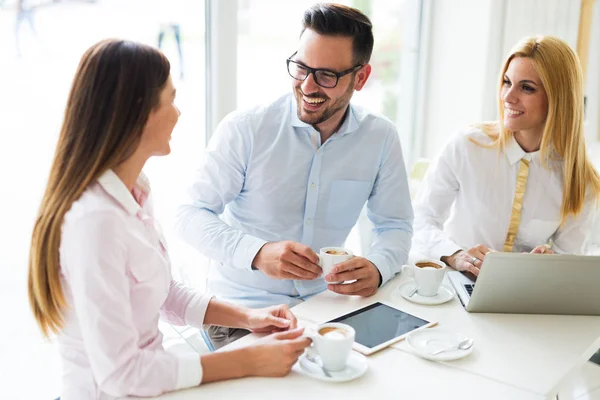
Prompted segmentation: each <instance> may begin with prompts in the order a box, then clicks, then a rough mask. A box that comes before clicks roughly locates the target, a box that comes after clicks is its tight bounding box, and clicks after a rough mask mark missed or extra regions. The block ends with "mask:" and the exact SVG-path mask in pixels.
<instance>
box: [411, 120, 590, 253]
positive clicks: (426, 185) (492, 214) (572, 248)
mask: <svg viewBox="0 0 600 400" xmlns="http://www.w3.org/2000/svg"><path fill="white" fill-rule="evenodd" d="M469 139H474V140H476V141H477V142H479V143H486V144H487V143H491V139H490V138H489V137H488V136H487V135H486V134H484V133H483V132H482V131H481V130H479V129H477V128H469V129H467V130H465V131H462V132H460V133H459V134H457V135H456V136H455V137H454V138H452V139H451V140H450V142H449V143H448V144H447V146H446V147H445V149H444V150H443V151H442V153H441V155H440V156H439V158H438V159H437V160H436V162H435V163H433V164H432V165H431V166H430V168H429V170H428V171H427V174H426V176H425V179H424V182H423V184H422V185H421V188H420V190H419V193H418V195H417V199H416V201H415V205H414V207H415V222H414V229H415V236H414V238H413V253H415V254H418V255H422V256H427V257H432V258H434V259H440V257H442V256H449V255H452V254H453V253H455V252H456V251H458V250H460V249H465V250H466V249H469V248H471V247H474V246H476V245H478V244H483V245H486V246H488V247H489V248H491V249H494V250H498V251H502V249H503V247H504V241H505V239H506V233H507V231H508V227H509V222H510V215H511V211H512V204H513V198H514V193H515V185H516V180H517V173H518V170H519V161H520V160H521V159H522V158H525V159H528V160H530V161H531V163H530V168H529V175H528V179H527V187H526V190H525V197H524V199H523V209H522V211H521V223H520V225H519V229H518V232H517V237H516V240H515V245H514V248H513V251H514V252H529V251H531V250H532V249H533V248H534V247H536V246H538V245H542V244H547V243H548V242H549V241H550V239H552V250H554V251H555V252H557V253H571V254H581V253H582V252H583V248H584V244H585V242H586V239H587V238H588V237H589V235H590V232H591V229H592V224H593V220H594V215H595V212H596V207H595V202H594V199H593V197H592V196H589V198H588V199H586V203H585V205H584V208H583V211H582V212H581V213H580V214H578V215H577V216H576V217H573V216H570V217H569V218H568V219H567V222H566V223H565V225H564V226H563V227H562V228H560V209H561V204H562V196H563V175H562V162H560V161H552V162H551V163H550V164H549V165H548V166H547V167H544V166H543V165H542V163H541V159H540V152H539V151H537V152H534V153H526V152H525V151H524V150H523V149H522V148H521V147H520V146H519V145H518V143H517V142H516V141H515V140H514V138H511V140H509V141H507V143H506V149H505V151H502V150H500V151H498V149H497V148H486V147H482V146H479V145H477V144H475V143H473V142H472V141H471V140H469Z"/></svg>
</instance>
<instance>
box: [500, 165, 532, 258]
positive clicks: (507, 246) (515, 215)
mask: <svg viewBox="0 0 600 400" xmlns="http://www.w3.org/2000/svg"><path fill="white" fill-rule="evenodd" d="M527 175H529V161H528V160H525V159H523V158H522V159H521V163H520V165H519V174H518V175H517V186H516V187H515V198H514V200H513V206H512V212H511V214H510V225H509V227H508V233H507V234H506V241H505V242H504V251H505V252H512V250H513V246H514V244H515V238H516V237H517V231H518V230H519V224H520V222H521V210H522V209H523V197H524V196H525V187H526V186H527Z"/></svg>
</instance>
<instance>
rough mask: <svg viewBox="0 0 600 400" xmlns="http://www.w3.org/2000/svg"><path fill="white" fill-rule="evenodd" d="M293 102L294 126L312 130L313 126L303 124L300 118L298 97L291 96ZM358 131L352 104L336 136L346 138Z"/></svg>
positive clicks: (291, 109) (291, 106)
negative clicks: (347, 135) (345, 136)
mask: <svg viewBox="0 0 600 400" xmlns="http://www.w3.org/2000/svg"><path fill="white" fill-rule="evenodd" d="M290 97H291V98H292V101H290V114H291V116H292V126H293V127H295V128H312V125H310V124H307V123H306V122H302V121H301V120H300V118H298V106H297V102H296V96H294V95H293V94H292V95H291V96H290ZM357 129H358V120H357V119H356V116H355V113H354V107H352V104H349V105H348V110H347V111H346V115H345V117H344V122H342V126H340V129H338V130H337V132H335V133H334V134H335V135H337V136H344V135H346V134H348V133H350V132H353V131H355V130H357Z"/></svg>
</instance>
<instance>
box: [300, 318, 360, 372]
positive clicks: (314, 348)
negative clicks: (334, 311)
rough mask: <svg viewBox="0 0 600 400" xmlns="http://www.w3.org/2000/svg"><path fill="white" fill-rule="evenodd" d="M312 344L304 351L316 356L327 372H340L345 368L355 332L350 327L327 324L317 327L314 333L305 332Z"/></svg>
mask: <svg viewBox="0 0 600 400" xmlns="http://www.w3.org/2000/svg"><path fill="white" fill-rule="evenodd" d="M305 336H307V337H309V338H310V339H311V340H312V342H313V344H312V345H311V346H310V347H308V348H307V349H306V351H307V352H309V353H312V354H311V356H313V355H318V356H319V358H320V359H321V363H322V364H323V368H325V369H326V370H328V371H341V370H343V369H345V368H346V365H347V363H348V357H350V352H351V351H352V345H353V344H354V337H355V336H356V332H355V331H354V328H352V327H351V326H350V325H346V324H341V323H338V322H329V323H326V324H323V325H320V326H318V327H317V329H316V330H315V331H313V330H307V331H305Z"/></svg>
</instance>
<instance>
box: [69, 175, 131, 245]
mask: <svg viewBox="0 0 600 400" xmlns="http://www.w3.org/2000/svg"><path fill="white" fill-rule="evenodd" d="M126 215H127V213H126V212H125V210H124V209H123V208H122V207H120V206H119V204H118V203H117V202H116V201H115V200H114V199H113V198H112V197H110V196H108V195H107V194H106V193H105V191H104V190H103V189H102V187H101V186H100V184H98V183H97V182H96V183H93V184H92V185H90V187H88V188H87V189H86V190H85V191H84V192H83V194H82V195H81V196H80V197H79V198H78V199H77V200H76V201H75V202H73V205H72V206H71V208H70V209H69V211H67V213H66V214H65V217H64V221H63V233H66V232H69V231H80V230H81V229H82V228H83V227H84V226H89V227H91V228H93V227H94V226H96V227H97V226H99V225H102V226H104V227H106V226H107V225H119V224H120V223H121V222H122V221H124V218H125V217H126Z"/></svg>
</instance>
